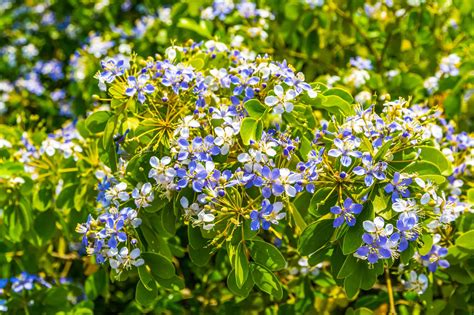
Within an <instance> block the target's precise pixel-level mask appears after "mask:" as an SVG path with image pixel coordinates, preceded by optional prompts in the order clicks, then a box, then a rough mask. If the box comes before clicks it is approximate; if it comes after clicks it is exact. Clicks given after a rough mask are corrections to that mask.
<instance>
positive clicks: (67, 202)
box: [56, 184, 77, 209]
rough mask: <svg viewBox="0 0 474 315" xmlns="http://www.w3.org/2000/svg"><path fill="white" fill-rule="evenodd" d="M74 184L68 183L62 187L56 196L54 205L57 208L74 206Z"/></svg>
mask: <svg viewBox="0 0 474 315" xmlns="http://www.w3.org/2000/svg"><path fill="white" fill-rule="evenodd" d="M76 188H77V185H76V184H68V185H66V186H64V187H63V189H62V190H61V192H60V193H59V195H58V197H57V198H56V207H57V208H59V209H70V208H72V207H73V206H74V194H75V193H76Z"/></svg>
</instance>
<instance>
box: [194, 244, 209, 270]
mask: <svg viewBox="0 0 474 315" xmlns="http://www.w3.org/2000/svg"><path fill="white" fill-rule="evenodd" d="M188 251H189V258H190V259H191V261H192V262H193V263H194V264H195V265H197V266H200V267H204V266H206V265H207V264H208V263H209V260H211V257H212V255H211V252H212V249H211V247H202V248H196V249H195V248H193V247H191V246H188Z"/></svg>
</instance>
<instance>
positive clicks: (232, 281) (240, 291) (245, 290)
mask: <svg viewBox="0 0 474 315" xmlns="http://www.w3.org/2000/svg"><path fill="white" fill-rule="evenodd" d="M254 284H255V283H254V281H253V278H252V277H247V280H246V281H245V282H244V284H243V285H242V286H241V287H238V286H237V282H236V278H235V270H234V269H232V271H231V272H230V273H229V275H228V276H227V287H228V288H229V290H230V291H231V292H232V293H234V294H235V295H240V296H243V297H247V296H248V295H249V293H250V291H251V290H252V288H253V286H254Z"/></svg>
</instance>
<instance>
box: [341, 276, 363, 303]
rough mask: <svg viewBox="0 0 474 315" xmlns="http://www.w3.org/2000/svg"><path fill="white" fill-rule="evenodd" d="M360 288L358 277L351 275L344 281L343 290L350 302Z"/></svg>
mask: <svg viewBox="0 0 474 315" xmlns="http://www.w3.org/2000/svg"><path fill="white" fill-rule="evenodd" d="M359 288H360V275H358V274H357V273H353V274H352V275H350V276H349V277H347V278H345V279H344V290H345V291H346V295H347V298H348V299H349V300H352V299H353V298H354V297H355V296H356V295H357V293H359Z"/></svg>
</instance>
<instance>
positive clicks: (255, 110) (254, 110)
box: [244, 99, 267, 120]
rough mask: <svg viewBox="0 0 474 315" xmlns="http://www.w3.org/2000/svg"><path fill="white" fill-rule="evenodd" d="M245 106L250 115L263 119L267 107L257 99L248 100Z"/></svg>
mask: <svg viewBox="0 0 474 315" xmlns="http://www.w3.org/2000/svg"><path fill="white" fill-rule="evenodd" d="M244 107H245V109H246V110H247V112H248V113H249V115H250V117H252V118H255V119H257V120H258V119H261V118H262V117H263V115H264V114H265V111H266V109H267V108H266V107H265V106H263V104H262V103H260V101H259V100H257V99H251V100H248V101H247V102H245V103H244Z"/></svg>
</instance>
